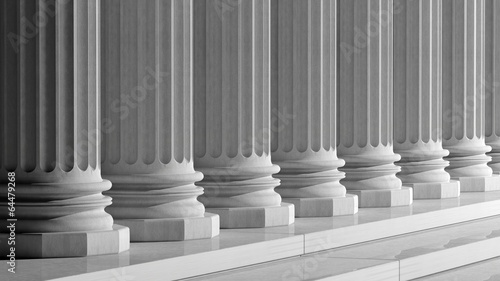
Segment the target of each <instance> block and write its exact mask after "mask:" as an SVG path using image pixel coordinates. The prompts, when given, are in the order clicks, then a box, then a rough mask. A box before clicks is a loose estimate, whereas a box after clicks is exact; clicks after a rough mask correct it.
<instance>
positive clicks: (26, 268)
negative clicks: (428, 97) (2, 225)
mask: <svg viewBox="0 0 500 281" xmlns="http://www.w3.org/2000/svg"><path fill="white" fill-rule="evenodd" d="M499 201H500V192H489V193H464V194H462V195H461V197H460V198H451V199H443V200H421V201H415V202H414V204H413V205H412V206H407V207H394V208H379V209H375V208H374V209H361V210H360V212H359V213H358V214H356V215H351V216H340V217H334V218H304V219H297V220H296V222H295V224H293V225H290V226H283V227H272V228H266V229H239V230H222V231H221V234H220V236H219V237H216V238H213V239H203V240H192V241H184V242H160V243H132V244H131V248H130V251H128V252H124V253H121V254H117V255H106V256H95V257H85V258H67V259H40V260H19V261H18V265H17V266H18V268H17V269H18V270H17V273H16V274H15V275H12V274H8V272H7V265H6V263H2V266H1V267H0V280H2V281H3V280H5V281H11V280H12V281H17V280H20V281H25V280H30V281H37V280H46V279H51V278H59V277H67V276H73V275H77V274H85V273H90V274H88V275H85V276H83V275H82V276H77V277H75V278H70V279H68V280H86V281H87V280H89V281H90V280H106V281H108V280H113V278H114V279H115V280H120V279H117V277H116V276H118V277H120V278H122V277H123V275H126V277H127V278H128V279H124V277H123V278H122V279H121V280H141V281H142V280H148V279H144V278H143V276H142V275H141V274H144V273H145V274H147V273H148V272H152V273H155V274H159V275H157V276H158V278H160V279H162V280H168V279H169V278H173V277H172V276H182V277H189V276H196V275H200V274H208V273H210V272H214V271H219V270H228V269H231V268H235V267H241V266H248V265H253V264H257V263H261V262H267V261H272V260H277V259H282V258H287V257H297V256H299V255H301V254H304V253H305V252H307V250H308V249H307V247H306V248H304V245H306V246H307V244H305V242H308V241H309V242H311V241H312V242H314V241H316V242H317V243H316V244H315V245H312V246H310V247H309V249H310V250H314V249H329V248H332V247H335V246H338V241H339V239H336V240H331V241H329V240H328V237H333V236H332V235H344V238H342V239H340V241H343V243H350V242H349V241H351V242H352V241H358V240H360V239H371V238H373V237H374V236H373V233H376V232H377V231H379V232H380V231H383V233H382V232H380V233H378V234H377V237H378V235H382V234H384V235H386V236H385V237H388V236H390V235H392V234H394V235H397V234H404V233H401V232H402V231H416V230H419V229H422V227H426V226H427V227H429V226H434V225H436V224H439V223H443V222H445V223H446V222H447V224H449V223H453V222H454V221H460V220H461V221H464V220H465V221H466V220H471V219H475V218H476V219H477V218H481V217H483V218H484V217H488V216H493V215H500V202H499ZM433 211H439V212H438V213H433ZM457 214H458V215H457ZM429 218H432V219H429ZM412 221H413V222H415V221H417V222H419V225H417V226H415V225H414V224H412ZM380 226H384V227H385V228H384V229H380ZM391 227H392V228H391ZM356 229H357V230H359V229H361V230H363V229H368V230H370V231H364V235H365V236H364V237H355V239H352V238H351V237H349V236H348V235H350V234H351V233H352V231H356ZM391 232H393V233H392V234H391ZM406 233H408V232H406ZM307 239H309V240H307ZM344 240H345V241H344ZM332 241H336V242H332ZM317 247H322V248H317ZM367 258H368V257H367ZM199 259H202V262H201V263H199V264H204V265H205V267H204V268H199V267H198V266H189V264H190V262H189V261H190V260H193V261H198V260H199ZM368 259H370V258H368ZM210 270H212V271H210ZM138 276H141V278H139V277H138ZM132 278H134V279H132ZM151 278H154V276H153V277H151ZM149 280H154V279H149Z"/></svg>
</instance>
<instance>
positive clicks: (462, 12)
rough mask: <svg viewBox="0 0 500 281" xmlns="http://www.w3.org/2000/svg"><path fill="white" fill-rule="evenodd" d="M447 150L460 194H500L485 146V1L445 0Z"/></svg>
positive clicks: (445, 128) (444, 109)
mask: <svg viewBox="0 0 500 281" xmlns="http://www.w3.org/2000/svg"><path fill="white" fill-rule="evenodd" d="M442 73H443V146H444V148H446V149H448V150H449V151H450V155H449V156H448V157H446V158H445V159H446V160H448V161H450V165H449V166H448V167H447V168H446V170H447V171H448V172H449V173H450V176H451V178H452V179H455V180H460V189H461V191H462V192H463V191H466V192H467V191H489V190H499V189H500V176H498V175H493V171H492V169H491V168H490V167H489V166H488V162H490V161H491V157H490V156H487V155H486V153H487V152H490V151H491V147H490V146H488V145H486V144H485V116H484V114H485V87H484V86H485V2H484V1H480V0H457V1H451V0H443V72H442Z"/></svg>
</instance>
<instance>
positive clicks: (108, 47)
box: [101, 0, 219, 241]
mask: <svg viewBox="0 0 500 281" xmlns="http://www.w3.org/2000/svg"><path fill="white" fill-rule="evenodd" d="M192 3H193V2H192V0H155V1H136V0H105V1H103V2H102V17H103V21H102V45H101V47H102V50H101V52H102V53H101V54H102V68H101V70H102V72H101V73H102V76H103V78H102V81H101V82H102V83H101V89H102V93H103V95H102V118H103V127H104V128H105V129H104V133H103V154H102V170H103V174H104V175H106V178H108V179H109V180H110V181H111V182H112V183H113V188H112V189H111V190H110V191H109V192H108V194H109V195H110V196H112V197H113V204H112V205H111V206H110V207H109V208H108V209H107V210H108V211H109V212H110V214H112V215H113V217H114V218H115V219H116V221H117V222H119V223H121V224H122V225H126V226H128V227H130V233H131V240H132V241H168V240H188V239H198V238H210V237H214V236H216V235H218V234H219V216H218V215H215V214H210V213H205V208H204V206H203V204H201V203H200V202H199V201H198V200H197V197H198V196H199V195H201V194H202V193H203V189H202V188H201V187H199V186H196V185H195V182H197V181H199V180H201V179H202V178H203V175H202V174H201V173H200V172H197V171H195V170H194V167H193V165H194V164H193V153H192V150H193V148H192V138H193V136H192V131H193V128H192V106H193V105H192V91H193V87H192V82H193V76H192V22H193V18H192V8H193V7H192Z"/></svg>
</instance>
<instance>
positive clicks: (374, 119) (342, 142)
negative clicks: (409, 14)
mask: <svg viewBox="0 0 500 281" xmlns="http://www.w3.org/2000/svg"><path fill="white" fill-rule="evenodd" d="M395 11H396V10H393V1H392V0H372V1H366V0H339V11H338V16H339V54H338V55H339V62H340V65H339V67H340V68H339V83H338V84H339V92H338V100H339V101H338V104H337V107H338V114H339V120H338V130H339V132H338V152H339V156H340V158H343V159H344V160H345V162H346V164H345V166H344V168H342V171H344V172H345V173H346V177H345V179H343V180H341V183H342V184H343V185H344V186H345V187H346V188H347V192H348V193H352V194H356V195H358V197H359V206H360V207H389V206H401V205H409V204H411V203H412V200H413V198H412V189H411V188H410V187H402V183H401V180H400V179H399V178H398V177H396V173H397V172H399V171H400V167H399V166H396V165H395V164H394V162H395V161H398V160H400V156H399V155H398V154H395V153H394V152H393V110H392V103H393V45H392V44H393V40H392V39H393V13H394V12H395Z"/></svg>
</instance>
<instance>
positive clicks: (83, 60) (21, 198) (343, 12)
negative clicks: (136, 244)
mask: <svg viewBox="0 0 500 281" xmlns="http://www.w3.org/2000/svg"><path fill="white" fill-rule="evenodd" d="M499 15H500V5H499V4H497V3H496V2H495V1H494V0H433V1H425V0H409V1H402V0H372V1H366V0H310V1H303V0H141V1H137V0H103V1H100V0H85V1H76V0H6V1H2V3H0V38H2V41H1V44H0V62H1V65H0V73H1V80H0V91H1V97H0V101H1V103H0V108H1V114H0V116H1V117H0V118H1V122H0V134H1V135H2V138H1V139H0V171H1V176H2V178H1V179H0V182H1V183H2V185H3V186H7V183H8V182H12V177H11V176H12V175H14V174H15V176H14V181H15V183H16V186H15V190H12V193H13V194H15V195H9V194H8V192H7V191H5V192H3V193H2V194H1V198H2V201H1V205H2V209H4V211H0V220H1V226H2V232H6V231H7V230H6V229H7V228H6V226H7V225H9V224H11V223H15V225H16V233H17V235H18V236H17V237H18V239H20V240H19V242H18V244H17V245H18V248H17V251H18V255H19V256H23V257H66V256H85V255H98V254H107V253H119V252H122V251H125V250H127V249H128V248H129V241H174V240H189V239H200V238H211V237H214V236H217V235H218V234H219V229H220V228H249V227H272V226H283V225H289V224H292V223H294V218H295V217H335V216H339V215H352V214H355V213H357V212H358V208H364V207H392V206H407V205H410V204H412V202H413V200H414V199H415V200H417V199H418V200H425V199H442V200H446V198H454V197H458V196H460V193H461V192H486V191H493V190H500V176H499V175H498V173H499V172H500V164H499V163H500V125H499V124H500V121H498V120H496V119H498V113H497V111H499V107H500V102H499V100H500V99H499V98H498V95H500V92H498V88H499V85H500V84H499V83H500V82H499V81H498V80H499V79H500V76H499V66H500V59H499V57H500V55H499V54H498V53H499V51H500V49H499V48H498V43H499V42H500V33H499V31H498V30H497V28H495V23H498V21H499V18H498V17H499ZM101 171H102V176H101ZM103 178H104V179H103ZM5 190H7V189H5ZM12 196H15V211H13V212H12V213H13V215H10V213H11V212H10V211H8V210H9V209H8V208H9V207H12V205H13V204H10V205H9V202H12V199H11V198H12ZM111 200H112V201H111ZM8 237H9V233H1V234H0V244H1V245H0V252H1V253H2V254H3V253H4V252H7V251H9V247H7V243H6V241H7V239H8Z"/></svg>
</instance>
